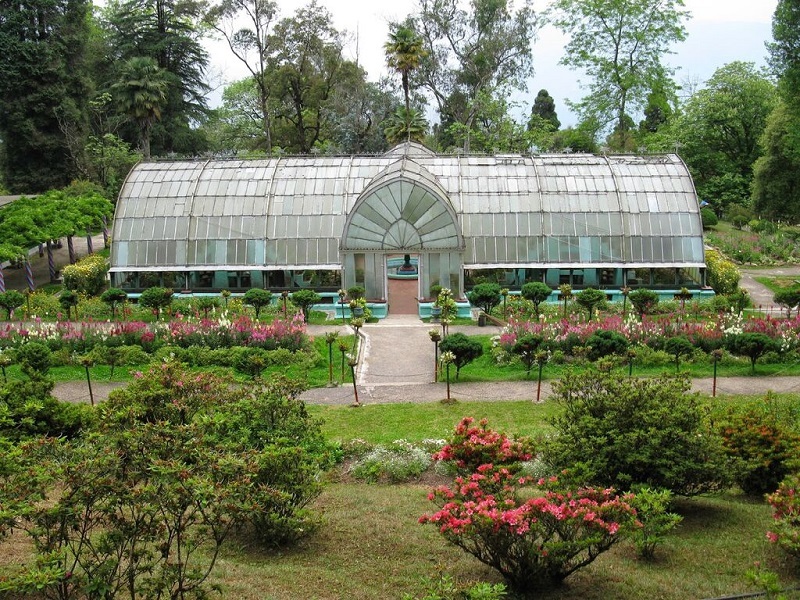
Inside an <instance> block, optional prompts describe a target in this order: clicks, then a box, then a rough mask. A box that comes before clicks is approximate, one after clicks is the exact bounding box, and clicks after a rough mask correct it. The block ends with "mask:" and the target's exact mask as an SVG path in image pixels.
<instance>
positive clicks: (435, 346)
mask: <svg viewBox="0 0 800 600" xmlns="http://www.w3.org/2000/svg"><path fill="white" fill-rule="evenodd" d="M428 335H429V336H430V338H431V341H432V342H433V383H437V382H438V381H439V342H440V341H441V339H442V336H441V335H439V332H438V331H437V330H436V329H431V330H430V331H429V332H428Z"/></svg>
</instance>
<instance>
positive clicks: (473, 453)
mask: <svg viewBox="0 0 800 600" xmlns="http://www.w3.org/2000/svg"><path fill="white" fill-rule="evenodd" d="M486 425H487V421H486V419H482V420H481V421H480V422H479V423H477V424H476V423H475V419H474V418H473V417H464V418H463V419H462V420H461V422H460V423H459V424H458V425H456V429H455V432H454V434H453V438H452V440H451V441H450V443H448V444H446V445H445V446H444V447H443V448H442V449H441V450H440V451H439V452H437V453H435V454H434V455H433V458H434V460H439V461H447V462H451V463H452V464H454V465H455V467H456V469H457V470H458V472H459V473H462V474H469V473H474V472H476V471H477V470H478V468H479V467H481V465H486V464H489V465H494V466H500V465H504V466H506V467H509V466H512V465H519V463H520V462H522V461H526V460H530V459H531V458H532V457H533V445H532V443H531V442H530V440H528V439H525V438H523V439H520V440H516V441H515V440H511V439H509V438H508V437H507V436H506V435H504V434H502V433H498V432H496V431H492V430H491V429H488V428H487V427H486Z"/></svg>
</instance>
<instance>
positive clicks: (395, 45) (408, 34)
mask: <svg viewBox="0 0 800 600" xmlns="http://www.w3.org/2000/svg"><path fill="white" fill-rule="evenodd" d="M383 48H384V51H385V52H386V64H387V65H389V67H390V68H392V69H394V70H395V71H397V72H398V73H400V77H401V79H402V82H403V95H404V96H405V101H406V109H405V116H406V117H409V118H410V117H411V116H412V111H411V99H410V85H409V74H410V73H411V71H413V70H414V69H417V68H418V67H419V65H420V62H421V60H422V58H423V57H424V56H425V54H426V52H425V50H424V48H423V47H422V38H421V37H420V36H419V35H417V32H416V31H414V30H413V29H412V28H411V27H409V26H407V25H395V26H394V31H392V32H391V33H389V41H388V42H386V43H385V44H384V45H383ZM395 114H397V113H395ZM406 124H407V126H408V127H407V130H408V131H407V136H406V139H407V140H409V141H410V140H411V127H410V125H411V123H410V122H407V123H406Z"/></svg>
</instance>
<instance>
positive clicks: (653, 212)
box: [112, 144, 704, 271]
mask: <svg viewBox="0 0 800 600" xmlns="http://www.w3.org/2000/svg"><path fill="white" fill-rule="evenodd" d="M426 248H447V249H455V248H458V249H459V250H461V251H462V255H463V262H464V265H465V267H468V268H479V267H501V266H509V267H514V266H534V267H551V266H558V267H570V266H584V265H595V266H615V267H619V266H630V265H635V266H654V267H661V266H675V267H681V266H683V267H692V266H703V264H704V259H703V244H702V224H701V220H700V214H699V206H698V200H697V195H696V193H695V190H694V185H693V183H692V180H691V177H690V175H689V173H688V170H687V168H686V166H685V165H684V164H683V162H682V161H681V160H680V159H679V158H678V157H677V156H675V155H664V156H646V157H634V156H594V155H537V156H519V155H499V156H459V155H452V156H445V155H436V154H434V153H432V152H431V151H429V150H427V149H425V148H423V147H422V146H419V145H417V144H403V145H401V146H399V147H397V148H395V149H394V150H392V151H391V152H389V153H387V154H386V155H382V156H347V157H330V156H304V157H280V158H270V159H261V160H208V161H203V162H200V161H198V162H189V161H183V162H180V161H179V162H147V163H140V164H139V165H137V166H136V167H134V169H133V170H132V171H131V173H130V174H129V176H128V178H127V180H126V182H125V185H124V186H123V188H122V191H121V193H120V197H119V201H118V203H117V210H116V215H115V220H114V229H113V234H112V271H125V270H154V269H157V270H186V269H196V268H199V267H207V268H210V269H222V268H244V267H250V268H259V267H260V268H266V269H269V268H276V269H277V268H301V269H309V268H310V269H338V268H340V266H341V263H342V258H341V252H343V251H356V250H362V251H364V250H375V251H415V250H423V249H426Z"/></svg>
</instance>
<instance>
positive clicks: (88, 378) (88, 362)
mask: <svg viewBox="0 0 800 600" xmlns="http://www.w3.org/2000/svg"><path fill="white" fill-rule="evenodd" d="M81 363H82V364H83V368H84V369H86V383H87V385H88V386H89V401H90V402H91V403H92V406H94V393H92V376H91V375H90V373H89V367H91V366H92V364H93V362H92V359H90V358H89V357H87V356H84V357H83V358H82V359H81Z"/></svg>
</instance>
